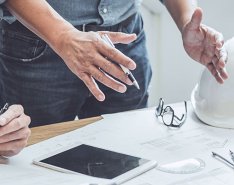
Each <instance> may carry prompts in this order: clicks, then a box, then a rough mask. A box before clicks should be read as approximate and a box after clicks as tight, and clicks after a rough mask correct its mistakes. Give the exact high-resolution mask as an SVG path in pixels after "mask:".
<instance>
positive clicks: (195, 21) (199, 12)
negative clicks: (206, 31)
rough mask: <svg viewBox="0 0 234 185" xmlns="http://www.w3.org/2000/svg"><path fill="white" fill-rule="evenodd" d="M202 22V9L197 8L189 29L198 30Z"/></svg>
mask: <svg viewBox="0 0 234 185" xmlns="http://www.w3.org/2000/svg"><path fill="white" fill-rule="evenodd" d="M201 22H202V9H201V8H197V9H196V10H195V11H194V13H193V15H192V18H191V22H190V29H198V28H199V27H200V25H201Z"/></svg>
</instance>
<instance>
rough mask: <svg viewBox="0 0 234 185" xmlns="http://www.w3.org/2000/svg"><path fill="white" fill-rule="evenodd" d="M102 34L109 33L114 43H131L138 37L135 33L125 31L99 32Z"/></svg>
mask: <svg viewBox="0 0 234 185" xmlns="http://www.w3.org/2000/svg"><path fill="white" fill-rule="evenodd" d="M99 34H100V35H102V34H107V35H108V36H109V38H110V40H111V41H112V42H113V43H114V44H118V43H122V44H129V43H131V42H133V41H134V40H136V39H137V36H136V34H135V33H133V34H127V33H123V32H104V31H102V32H99Z"/></svg>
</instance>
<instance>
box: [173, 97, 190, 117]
mask: <svg viewBox="0 0 234 185" xmlns="http://www.w3.org/2000/svg"><path fill="white" fill-rule="evenodd" d="M184 107H185V114H182V116H181V118H179V117H178V116H176V115H174V118H175V120H177V121H183V120H184V119H186V117H187V102H186V101H184Z"/></svg>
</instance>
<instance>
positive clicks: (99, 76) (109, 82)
mask: <svg viewBox="0 0 234 185" xmlns="http://www.w3.org/2000/svg"><path fill="white" fill-rule="evenodd" d="M90 73H91V74H92V76H93V78H94V79H96V80H98V81H99V82H101V83H102V84H104V85H105V86H107V87H109V88H111V89H113V90H115V91H117V92H120V93H124V92H125V91H126V90H127V88H126V86H125V85H124V84H122V83H120V82H118V81H116V80H115V79H113V78H111V77H110V76H109V75H107V74H105V73H103V72H102V71H100V70H98V69H97V68H95V67H91V68H90Z"/></svg>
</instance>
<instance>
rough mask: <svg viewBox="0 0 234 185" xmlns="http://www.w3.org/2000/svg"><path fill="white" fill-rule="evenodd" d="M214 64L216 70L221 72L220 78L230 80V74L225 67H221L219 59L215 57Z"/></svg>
mask: <svg viewBox="0 0 234 185" xmlns="http://www.w3.org/2000/svg"><path fill="white" fill-rule="evenodd" d="M212 62H213V64H214V66H215V68H216V70H217V71H218V72H219V74H220V76H221V77H222V78H223V79H224V80H225V79H227V78H228V73H227V70H226V68H225V66H224V67H220V62H219V59H218V58H217V57H216V56H214V58H213V59H212Z"/></svg>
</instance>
